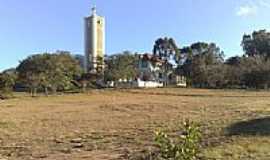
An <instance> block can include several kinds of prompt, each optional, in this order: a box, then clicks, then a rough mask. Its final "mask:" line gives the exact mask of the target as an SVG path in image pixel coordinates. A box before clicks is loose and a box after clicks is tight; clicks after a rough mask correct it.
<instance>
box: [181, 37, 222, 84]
mask: <svg viewBox="0 0 270 160" xmlns="http://www.w3.org/2000/svg"><path fill="white" fill-rule="evenodd" d="M181 54H182V56H183V57H184V61H183V63H182V65H180V67H179V68H178V69H180V70H182V72H183V73H184V75H185V76H186V77H187V78H188V83H189V85H192V86H197V87H211V88H215V87H221V86H222V85H223V84H224V82H223V76H224V70H223V61H224V53H223V52H222V51H221V50H220V48H219V47H217V46H216V44H214V43H210V44H208V43H204V42H198V43H194V44H192V45H191V46H190V47H184V48H183V49H181Z"/></svg>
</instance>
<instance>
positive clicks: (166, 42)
mask: <svg viewBox="0 0 270 160" xmlns="http://www.w3.org/2000/svg"><path fill="white" fill-rule="evenodd" d="M153 54H154V55H155V56H158V57H159V58H160V59H162V60H164V61H165V63H164V65H163V67H162V69H163V74H164V77H165V84H164V85H165V86H166V85H167V83H168V81H169V75H170V72H173V71H172V66H173V64H172V63H171V62H170V61H175V62H178V61H180V59H181V55H180V51H179V48H178V46H177V45H176V42H175V40H174V39H173V38H167V37H165V38H159V39H157V40H156V41H155V44H154V47H153Z"/></svg>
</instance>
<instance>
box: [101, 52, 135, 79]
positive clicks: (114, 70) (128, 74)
mask: <svg viewBox="0 0 270 160" xmlns="http://www.w3.org/2000/svg"><path fill="white" fill-rule="evenodd" d="M105 62H106V66H105V72H104V79H105V81H117V80H119V79H134V78H135V77H136V76H137V65H138V64H137V63H138V58H137V56H136V55H135V54H132V53H131V52H129V51H125V52H123V53H122V54H115V55H111V56H109V57H107V58H106V59H105Z"/></svg>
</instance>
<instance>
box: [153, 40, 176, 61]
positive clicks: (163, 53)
mask: <svg viewBox="0 0 270 160" xmlns="http://www.w3.org/2000/svg"><path fill="white" fill-rule="evenodd" d="M153 54H154V55H157V56H159V57H160V58H161V59H163V60H167V61H168V60H169V59H170V57H171V56H174V57H175V56H179V54H180V52H179V49H178V46H177V45H176V43H175V41H174V39H173V38H167V37H165V38H159V39H157V40H156V41H155V44H154V47H153Z"/></svg>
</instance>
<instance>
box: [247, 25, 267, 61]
mask: <svg viewBox="0 0 270 160" xmlns="http://www.w3.org/2000/svg"><path fill="white" fill-rule="evenodd" d="M242 47H243V50H244V52H245V54H246V55H247V56H256V55H261V56H265V57H266V58H269V57H270V33H269V32H267V31H266V30H259V31H254V32H253V33H252V34H251V35H248V34H245V35H244V36H243V40H242Z"/></svg>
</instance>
